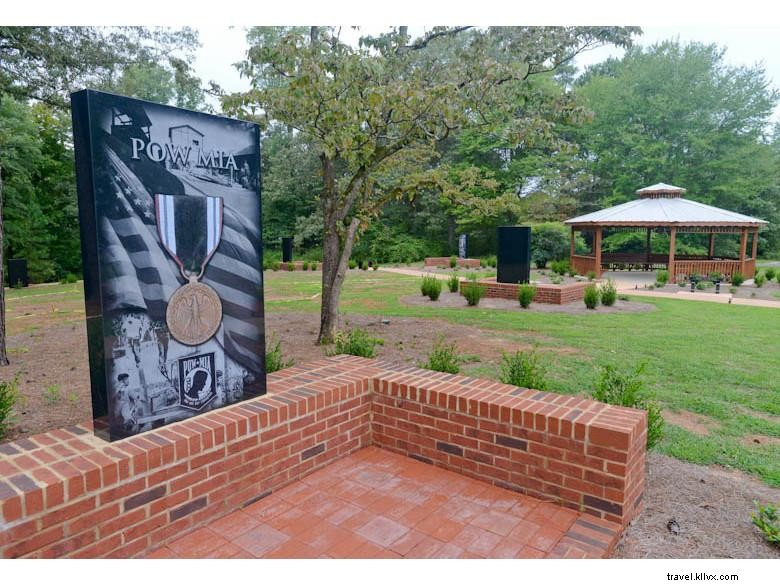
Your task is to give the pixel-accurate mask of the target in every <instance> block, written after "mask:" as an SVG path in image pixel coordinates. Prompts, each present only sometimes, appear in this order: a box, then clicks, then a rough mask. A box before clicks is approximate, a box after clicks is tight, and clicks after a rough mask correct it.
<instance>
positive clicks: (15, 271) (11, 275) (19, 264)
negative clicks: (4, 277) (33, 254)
mask: <svg viewBox="0 0 780 585" xmlns="http://www.w3.org/2000/svg"><path fill="white" fill-rule="evenodd" d="M29 283H30V281H29V280H28V278H27V259H26V258H14V259H12V260H8V282H7V284H8V286H27V285H28V284H29Z"/></svg>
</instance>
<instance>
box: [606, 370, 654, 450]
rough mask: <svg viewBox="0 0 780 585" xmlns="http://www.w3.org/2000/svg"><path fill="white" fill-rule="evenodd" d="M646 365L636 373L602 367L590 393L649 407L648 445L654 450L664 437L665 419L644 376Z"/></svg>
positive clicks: (612, 401) (608, 400)
mask: <svg viewBox="0 0 780 585" xmlns="http://www.w3.org/2000/svg"><path fill="white" fill-rule="evenodd" d="M644 368H645V366H644V364H640V365H639V366H638V367H637V368H636V369H635V370H634V371H633V372H621V371H619V370H618V369H617V368H616V367H615V366H614V365H611V364H607V365H603V366H601V371H600V373H599V376H598V379H597V380H596V382H595V384H594V387H593V390H592V391H591V396H592V397H593V398H594V399H595V400H598V401H599V402H606V403H607V404H614V405H616V406H628V407H631V408H639V409H641V410H646V411H647V448H648V449H652V448H653V447H654V446H655V445H656V444H657V443H658V441H660V440H661V439H662V438H663V433H664V419H663V417H662V416H661V407H660V406H659V404H658V403H657V402H656V401H655V400H654V399H653V397H652V396H651V395H650V393H649V392H648V391H647V389H646V388H645V382H644V380H643V379H642V378H641V375H642V373H643V372H644Z"/></svg>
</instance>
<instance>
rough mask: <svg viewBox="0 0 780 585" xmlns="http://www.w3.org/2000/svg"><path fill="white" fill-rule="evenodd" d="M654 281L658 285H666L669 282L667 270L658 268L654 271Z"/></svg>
mask: <svg viewBox="0 0 780 585" xmlns="http://www.w3.org/2000/svg"><path fill="white" fill-rule="evenodd" d="M655 281H656V282H657V283H658V284H660V285H666V283H667V282H669V271H668V270H659V271H658V272H656V274H655Z"/></svg>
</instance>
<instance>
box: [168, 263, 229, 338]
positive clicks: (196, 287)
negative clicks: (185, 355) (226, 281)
mask: <svg viewBox="0 0 780 585" xmlns="http://www.w3.org/2000/svg"><path fill="white" fill-rule="evenodd" d="M165 321H166V323H167V324H168V330H169V331H170V332H171V335H172V336H173V338H174V339H176V341H178V342H179V343H183V344H184V345H199V344H201V343H204V342H205V341H208V340H209V339H211V337H212V336H213V335H214V334H215V333H216V332H217V329H219V324H220V322H221V321H222V302H221V301H220V300H219V296H217V293H216V291H214V289H213V288H211V287H210V286H209V285H207V284H203V283H202V282H198V281H197V280H196V279H195V278H191V279H190V282H189V283H188V284H185V285H184V286H183V287H181V288H180V289H178V290H177V291H176V292H175V293H173V295H172V296H171V298H170V300H169V301H168V309H167V310H166V312H165Z"/></svg>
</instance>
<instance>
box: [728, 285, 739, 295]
mask: <svg viewBox="0 0 780 585" xmlns="http://www.w3.org/2000/svg"><path fill="white" fill-rule="evenodd" d="M738 290H739V289H738V288H737V287H736V286H730V287H729V292H730V293H731V294H733V295H735V294H737V291H738Z"/></svg>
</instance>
